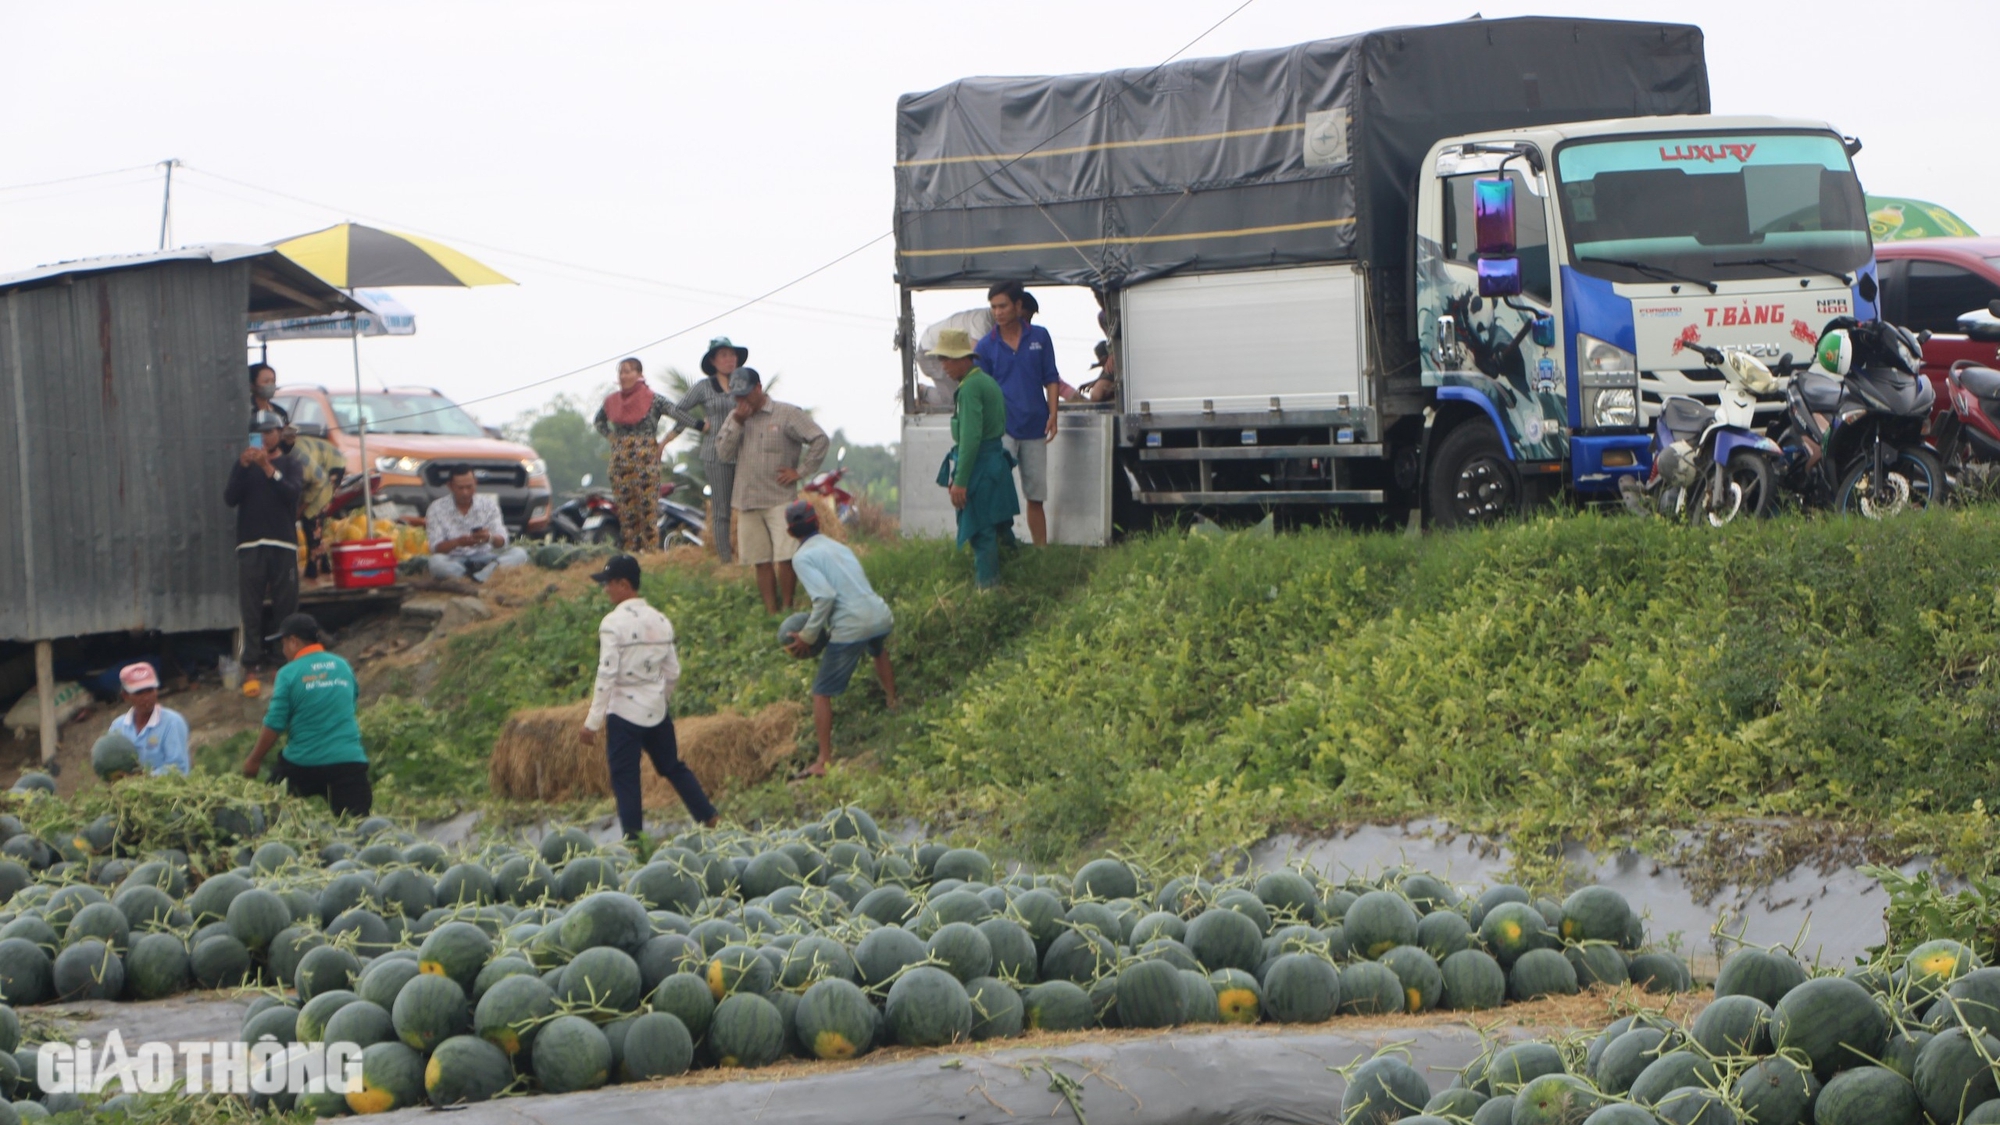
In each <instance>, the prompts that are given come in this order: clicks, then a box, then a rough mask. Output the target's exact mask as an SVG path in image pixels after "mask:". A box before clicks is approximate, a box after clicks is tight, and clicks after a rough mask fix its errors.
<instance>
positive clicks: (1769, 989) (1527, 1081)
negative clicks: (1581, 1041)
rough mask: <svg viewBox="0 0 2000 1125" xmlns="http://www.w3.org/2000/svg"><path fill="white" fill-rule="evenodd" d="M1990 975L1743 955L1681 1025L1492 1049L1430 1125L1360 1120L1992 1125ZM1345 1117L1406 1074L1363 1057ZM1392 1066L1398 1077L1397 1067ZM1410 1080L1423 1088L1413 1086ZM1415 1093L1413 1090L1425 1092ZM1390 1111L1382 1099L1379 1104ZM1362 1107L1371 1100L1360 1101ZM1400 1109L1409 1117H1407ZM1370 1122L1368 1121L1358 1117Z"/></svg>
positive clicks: (1631, 1021) (1634, 1026) (1927, 959)
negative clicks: (1366, 1063)
mask: <svg viewBox="0 0 2000 1125" xmlns="http://www.w3.org/2000/svg"><path fill="white" fill-rule="evenodd" d="M1996 1036H2000V968H1982V967H1980V965H1979V962H1978V959H1977V958H1976V957H1975V956H1974V954H1973V953H1972V951H1971V950H1970V949H1968V948H1966V947H1965V946H1963V945H1961V944H1959V943H1958V942H1955V941H1949V940H1939V941H1931V942H1926V943H1925V944H1923V945H1921V946H1918V947H1917V948H1915V949H1913V950H1911V951H1910V952H1909V953H1908V954H1906V955H1904V956H1900V957H1895V958H1891V959H1888V960H1884V961H1882V962H1880V963H1878V964H1874V965H1868V966H1858V967H1855V968H1851V969H1848V970H1846V971H1844V972H1825V973H1817V974H1816V973H1815V972H1814V971H1812V970H1809V969H1808V968H1807V967H1806V966H1805V965H1803V964H1801V963H1800V962H1799V961H1798V960H1797V959H1796V958H1794V957H1793V956H1792V955H1791V954H1790V953H1789V952H1787V951H1786V950H1784V949H1782V948H1780V949H1762V948H1756V947H1746V948H1743V949H1740V950H1738V951H1737V952H1735V953H1733V954H1731V955H1730V957H1729V958H1728V959H1727V960H1726V961H1724V962H1723V964H1722V969H1721V972H1720V974H1719V975H1718V976H1717V978H1716V982H1715V999H1714V1000H1713V1001H1712V1002H1711V1003H1709V1004H1708V1005H1707V1006H1706V1007H1703V1008H1702V1009H1701V1011H1700V1012H1699V1014H1697V1015H1696V1016H1695V1017H1694V1018H1693V1019H1692V1020H1690V1021H1688V1022H1686V1023H1685V1024H1682V1023H1676V1022H1674V1021H1672V1020H1668V1019H1666V1018H1664V1017H1661V1016H1658V1015H1653V1014H1645V1013H1641V1014H1638V1015H1632V1016H1627V1017H1624V1018H1622V1019H1619V1020H1617V1021H1615V1022H1614V1023H1612V1024H1611V1025H1610V1026H1608V1027H1606V1028H1605V1029H1604V1031H1603V1033H1602V1034H1600V1035H1598V1036H1597V1038H1596V1039H1595V1040H1594V1041H1593V1042H1591V1043H1590V1045H1589V1048H1588V1049H1587V1050H1586V1051H1583V1052H1581V1053H1580V1054H1579V1053H1578V1052H1575V1051H1565V1050H1563V1049H1562V1045H1559V1044H1551V1043H1542V1042H1523V1043H1514V1044H1495V1045H1494V1046H1493V1048H1492V1049H1490V1050H1489V1051H1488V1052H1487V1053H1486V1054H1485V1055H1483V1056H1482V1057H1481V1058H1480V1059H1478V1060H1477V1061H1476V1062H1475V1063H1474V1064H1473V1065H1472V1066H1471V1067H1469V1068H1468V1069H1467V1070H1466V1071H1465V1072H1464V1073H1462V1074H1461V1075H1460V1076H1459V1078H1458V1080H1457V1081H1456V1082H1454V1083H1453V1085H1452V1087H1451V1088H1450V1089H1447V1090H1444V1091H1442V1092H1440V1093H1439V1094H1438V1095H1437V1096H1436V1097H1433V1098H1430V1100H1429V1101H1428V1102H1426V1103H1424V1104H1423V1112H1424V1113H1425V1114H1428V1115H1430V1116H1420V1117H1410V1116H1399V1115H1396V1114H1394V1113H1392V1112H1390V1111H1388V1110H1386V1109H1384V1110H1380V1111H1379V1112H1377V1111H1376V1110H1374V1109H1364V1110H1363V1111H1362V1119H1364V1120H1378V1119H1379V1120H1383V1121H1395V1120H1400V1121H1402V1122H1403V1123H1404V1125H1439V1123H1440V1122H1445V1121H1468V1122H1471V1123H1472V1125H1522V1123H1523V1122H1532V1123H1535V1125H1552V1123H1582V1125H1696V1123H1699V1125H1961V1123H1963V1125H1980V1123H2000V1086H1996V1075H2000V1065H1996V1061H2000V1038H1996ZM1370 1065H1371V1066H1373V1067H1376V1068H1377V1071H1378V1075H1377V1079H1376V1081H1375V1082H1374V1083H1373V1084H1372V1085H1370V1084H1368V1083H1361V1082H1356V1083H1352V1084H1351V1085H1350V1091H1349V1108H1352V1107H1354V1106H1356V1105H1361V1104H1363V1103H1364V1102H1366V1099H1367V1098H1368V1096H1369V1095H1370V1093H1371V1091H1372V1092H1374V1094H1375V1096H1376V1098H1377V1102H1379V1103H1381V1104H1383V1105H1386V1104H1387V1101H1384V1099H1383V1095H1382V1094H1381V1093H1380V1090H1382V1089H1396V1088H1398V1086H1397V1083H1398V1082H1400V1089H1401V1091H1402V1093H1401V1094H1400V1095H1399V1097H1400V1099H1401V1102H1402V1104H1405V1105H1414V1104H1417V1103H1416V1101H1415V1100H1414V1099H1416V1098H1417V1097H1418V1096H1419V1093H1420V1091H1421V1090H1422V1087H1421V1086H1418V1085H1414V1084H1411V1083H1410V1081H1409V1079H1410V1078H1411V1077H1413V1076H1414V1075H1415V1072H1414V1071H1411V1072H1409V1074H1404V1073H1403V1071H1406V1070H1408V1068H1407V1067H1400V1064H1398V1063H1395V1062H1394V1061H1393V1060H1376V1062H1374V1063H1371V1064H1370ZM1399 1067H1400V1069H1399ZM1418 1081H1419V1082H1421V1079H1420V1078H1419V1079H1418ZM1426 1093H1427V1092H1426ZM1389 1100H1395V1099H1389ZM1369 1104H1370V1105H1373V1104H1374V1103H1369ZM1406 1112H1407V1111H1406ZM1370 1113H1374V1114H1375V1115H1374V1116H1372V1117H1371V1116H1369V1114H1370Z"/></svg>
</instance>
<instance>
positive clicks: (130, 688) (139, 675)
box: [108, 660, 188, 775]
mask: <svg viewBox="0 0 2000 1125" xmlns="http://www.w3.org/2000/svg"><path fill="white" fill-rule="evenodd" d="M118 685H119V686H120V687H122V688H123V689H124V693H125V702H126V703H127V704H129V705H131V708H132V709H131V710H130V711H127V712H125V713H124V714H123V715H120V716H118V717H117V718H115V719H113V720H111V730H110V731H109V732H108V733H110V734H116V735H123V736H124V737H125V739H126V740H127V741H129V742H130V743H131V744H132V745H133V746H134V747H136V748H137V749H138V751H139V768H140V769H141V770H144V771H145V772H146V773H147V774H149V775H157V774H163V773H166V772H167V771H168V770H176V771H179V772H180V773H186V772H188V724H187V720H186V719H184V718H182V717H181V715H180V712H178V711H174V710H171V709H169V708H166V707H162V706H160V674H159V673H158V672H155V671H154V670H153V666H152V665H151V664H148V663H146V662H145V661H143V660H142V661H140V662H139V663H137V664H127V665H126V666H125V667H124V668H123V669H121V670H120V671H119V673H118Z"/></svg>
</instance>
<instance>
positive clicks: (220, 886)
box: [187, 871, 253, 926]
mask: <svg viewBox="0 0 2000 1125" xmlns="http://www.w3.org/2000/svg"><path fill="white" fill-rule="evenodd" d="M252 888H253V884H252V883H251V882H250V880H248V879H245V878H244V877H243V876H241V875H238V874H236V873H235V872H231V871H225V872H223V873H222V874H220V875H211V876H209V877H208V878H207V879H204V880H203V881H202V884H201V886H199V887H196V888H195V889H194V893H193V894H191V895H189V896H188V900H187V908H188V913H189V914H191V915H193V916H194V924H195V925H197V926H202V925H206V924H208V923H210V922H220V921H223V920H225V919H227V918H228V916H229V904H230V903H231V902H233V901H235V899H236V896H237V895H240V894H242V893H243V892H244V891H247V890H251V889H252Z"/></svg>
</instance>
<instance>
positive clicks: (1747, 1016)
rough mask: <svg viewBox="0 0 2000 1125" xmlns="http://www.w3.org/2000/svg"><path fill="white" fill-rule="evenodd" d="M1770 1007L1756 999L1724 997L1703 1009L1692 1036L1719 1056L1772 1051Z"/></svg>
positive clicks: (1703, 1048) (1695, 1020)
mask: <svg viewBox="0 0 2000 1125" xmlns="http://www.w3.org/2000/svg"><path fill="white" fill-rule="evenodd" d="M1771 1017H1772V1014H1771V1008H1770V1005H1768V1004H1765V1003H1764V1002H1763V1001H1762V1000H1759V999H1757V998H1756V997H1755V996H1722V997H1718V998H1717V999H1716V1000H1715V1001H1713V1002H1712V1003H1710V1004H1709V1005H1708V1007H1706V1008H1703V1009H1702V1010H1701V1014H1700V1015H1698V1016H1696V1017H1695V1019H1694V1027H1693V1028H1692V1029H1691V1034H1692V1036H1693V1038H1694V1041H1695V1042H1696V1043H1698V1044H1700V1045H1701V1049H1702V1050H1704V1051H1707V1052H1708V1053H1709V1054H1711V1055H1715V1056H1717V1057H1727V1056H1730V1055H1766V1054H1769V1053H1770V1052H1771Z"/></svg>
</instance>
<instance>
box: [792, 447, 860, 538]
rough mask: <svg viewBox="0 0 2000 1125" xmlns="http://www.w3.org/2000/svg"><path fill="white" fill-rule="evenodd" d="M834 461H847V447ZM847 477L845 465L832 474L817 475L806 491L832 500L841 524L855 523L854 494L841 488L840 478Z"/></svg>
mask: <svg viewBox="0 0 2000 1125" xmlns="http://www.w3.org/2000/svg"><path fill="white" fill-rule="evenodd" d="M833 460H834V463H835V464H840V463H841V462H843V461H845V460H847V447H846V446H844V445H843V446H841V447H840V452H839V453H836V454H834V457H833ZM846 475H847V468H846V467H845V466H844V465H843V466H842V467H840V468H837V469H835V470H833V471H832V472H830V473H818V474H815V475H814V476H813V478H812V479H811V480H809V481H807V482H806V483H805V486H804V491H806V492H810V493H813V494H815V495H818V496H824V497H826V498H827V499H829V500H832V501H833V510H834V511H835V512H837V513H838V514H839V515H840V522H841V523H853V522H854V494H853V493H851V492H849V491H847V490H846V489H844V488H842V487H840V478H842V477H844V476H846Z"/></svg>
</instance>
